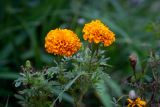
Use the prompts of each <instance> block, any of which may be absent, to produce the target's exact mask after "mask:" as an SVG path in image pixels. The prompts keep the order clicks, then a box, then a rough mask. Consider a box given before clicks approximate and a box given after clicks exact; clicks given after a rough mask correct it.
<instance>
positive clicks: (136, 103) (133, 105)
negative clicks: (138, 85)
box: [127, 98, 146, 107]
mask: <svg viewBox="0 0 160 107" xmlns="http://www.w3.org/2000/svg"><path fill="white" fill-rule="evenodd" d="M127 101H128V106H127V107H146V102H145V101H143V100H141V99H140V98H136V99H135V100H131V99H127Z"/></svg>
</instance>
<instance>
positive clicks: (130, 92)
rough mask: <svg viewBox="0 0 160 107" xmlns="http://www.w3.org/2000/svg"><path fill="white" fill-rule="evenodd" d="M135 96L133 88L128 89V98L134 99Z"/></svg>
mask: <svg viewBox="0 0 160 107" xmlns="http://www.w3.org/2000/svg"><path fill="white" fill-rule="evenodd" d="M136 97H137V96H136V93H135V91H134V90H131V91H129V98H130V99H132V100H134V99H136Z"/></svg>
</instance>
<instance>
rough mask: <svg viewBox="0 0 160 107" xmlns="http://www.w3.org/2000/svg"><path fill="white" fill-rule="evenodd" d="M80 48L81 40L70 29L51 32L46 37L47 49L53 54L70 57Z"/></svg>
mask: <svg viewBox="0 0 160 107" xmlns="http://www.w3.org/2000/svg"><path fill="white" fill-rule="evenodd" d="M80 47H81V42H80V39H79V38H78V37H77V35H76V34H75V33H74V32H73V31H71V30H68V29H55V30H51V31H49V33H48V34H47V36H46V37H45V49H46V51H47V52H48V53H51V54H55V55H62V56H67V57H69V56H72V55H73V54H74V53H76V52H77V51H78V50H79V49H80Z"/></svg>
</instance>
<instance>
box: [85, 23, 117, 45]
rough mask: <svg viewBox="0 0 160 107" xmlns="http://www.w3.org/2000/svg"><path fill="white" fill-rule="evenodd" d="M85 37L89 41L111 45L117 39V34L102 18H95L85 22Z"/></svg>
mask: <svg viewBox="0 0 160 107" xmlns="http://www.w3.org/2000/svg"><path fill="white" fill-rule="evenodd" d="M83 33H84V35H83V38H84V40H88V41H89V42H94V43H100V42H102V43H103V44H104V46H109V45H111V44H112V43H113V42H114V41H115V34H114V33H113V32H112V31H111V30H110V29H109V28H108V27H107V26H105V25H104V24H103V23H102V22H101V21H100V20H93V21H91V22H90V23H87V24H85V26H84V28H83Z"/></svg>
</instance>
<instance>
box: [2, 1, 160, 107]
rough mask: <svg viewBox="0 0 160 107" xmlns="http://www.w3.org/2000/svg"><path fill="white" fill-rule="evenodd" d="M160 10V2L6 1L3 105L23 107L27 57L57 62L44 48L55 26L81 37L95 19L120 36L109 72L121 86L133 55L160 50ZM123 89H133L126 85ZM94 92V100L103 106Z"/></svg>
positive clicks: (112, 50)
mask: <svg viewBox="0 0 160 107" xmlns="http://www.w3.org/2000/svg"><path fill="white" fill-rule="evenodd" d="M159 10H160V1H159V0H1V1H0V82H1V86H0V106H2V107H3V106H5V104H7V105H8V106H9V107H12V106H18V105H17V103H16V101H17V100H16V99H15V97H14V93H15V92H16V90H15V88H14V84H13V82H14V80H15V79H16V78H17V77H18V73H19V72H20V67H21V65H22V64H24V63H25V61H26V60H27V59H29V60H31V62H32V64H33V65H34V66H35V67H36V68H38V69H41V68H42V67H43V66H49V65H52V62H53V56H51V55H49V54H47V53H46V52H45V50H44V38H45V36H46V34H47V32H48V31H49V30H51V29H54V28H57V27H61V28H70V29H73V30H74V31H76V33H77V34H79V36H80V35H81V30H82V27H83V26H84V23H85V22H89V21H90V20H92V19H100V20H102V22H104V23H105V24H107V25H108V26H109V27H110V28H111V29H112V31H114V32H115V34H116V43H114V44H113V45H112V46H111V47H109V48H107V50H108V55H107V56H110V60H109V64H110V65H112V68H111V70H110V72H109V74H110V75H111V77H112V78H113V80H114V82H115V83H117V84H119V86H120V85H121V84H122V81H123V79H125V78H127V77H128V76H129V75H130V74H132V68H131V67H130V63H129V61H128V56H129V55H130V54H131V53H135V54H136V55H137V56H138V58H139V59H141V61H143V60H144V59H145V58H146V57H147V56H148V55H149V52H150V51H151V50H156V51H159V49H160V48H159V47H160V44H159V40H160V33H159V29H160V13H159ZM80 38H81V40H83V39H82V37H81V36H80ZM139 63H141V62H139ZM120 77H121V78H120ZM116 86H117V85H116ZM113 87H114V86H113ZM121 88H122V90H123V93H124V94H127V93H128V91H127V90H129V89H124V87H123V84H122V87H121ZM90 93H93V92H92V90H91V92H89V94H88V97H87V98H88V99H90V100H89V101H88V103H90V104H94V103H96V104H95V107H97V106H98V105H101V103H100V101H98V99H97V98H96V97H95V99H94V98H92V96H95V95H93V94H90ZM95 100H96V102H95ZM101 100H102V101H103V99H101ZM63 103H64V104H67V103H66V102H63Z"/></svg>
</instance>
